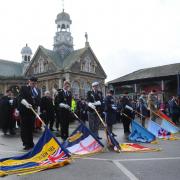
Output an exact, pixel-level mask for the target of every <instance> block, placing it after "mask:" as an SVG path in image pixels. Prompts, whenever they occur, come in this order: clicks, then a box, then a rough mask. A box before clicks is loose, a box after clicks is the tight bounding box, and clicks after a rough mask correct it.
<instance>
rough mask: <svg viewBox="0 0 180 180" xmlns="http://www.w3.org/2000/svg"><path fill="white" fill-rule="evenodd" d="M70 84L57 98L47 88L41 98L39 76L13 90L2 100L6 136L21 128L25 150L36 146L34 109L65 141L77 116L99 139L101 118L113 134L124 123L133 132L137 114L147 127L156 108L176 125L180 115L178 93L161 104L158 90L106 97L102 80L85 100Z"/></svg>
mask: <svg viewBox="0 0 180 180" xmlns="http://www.w3.org/2000/svg"><path fill="white" fill-rule="evenodd" d="M70 88H71V84H70V82H69V81H66V80H65V81H64V84H63V88H62V89H58V90H57V93H56V95H55V96H54V97H52V96H51V94H50V92H49V91H45V92H44V94H43V96H42V97H41V93H40V90H39V89H38V87H37V78H36V77H31V78H29V80H28V83H27V85H25V86H22V87H21V89H20V90H19V92H18V95H17V96H16V97H15V96H14V95H13V93H12V91H11V90H10V89H8V90H7V91H6V94H5V95H4V96H3V97H2V98H1V99H0V128H1V129H2V132H3V133H4V135H7V134H8V133H9V134H10V135H15V134H16V129H17V127H19V129H20V137H21V140H22V144H23V146H24V149H25V150H29V149H31V148H33V147H34V141H33V132H34V131H36V130H37V129H41V126H42V125H41V122H40V121H39V120H38V119H37V117H36V114H35V113H34V112H33V110H35V111H36V112H37V114H38V115H40V117H41V118H42V119H43V121H44V123H45V124H46V125H47V126H48V127H49V129H50V130H51V131H56V132H59V135H60V136H61V138H62V140H66V139H67V138H68V137H69V124H70V122H73V121H74V120H75V119H76V117H75V114H77V116H78V117H79V119H80V120H81V121H82V122H83V123H87V124H88V126H89V128H90V130H91V131H92V132H93V133H94V135H95V136H96V137H97V138H98V139H102V138H101V137H100V136H99V133H98V131H99V126H100V120H101V119H100V118H99V116H100V117H101V118H102V119H103V121H105V124H106V125H105V126H106V128H107V129H108V130H109V132H110V133H111V134H112V135H113V136H116V134H114V133H113V125H114V124H116V123H117V122H122V124H123V128H124V134H125V135H129V134H130V123H131V120H132V119H134V118H135V116H136V115H138V116H139V118H140V122H141V125H142V126H143V127H145V124H146V123H145V122H146V119H151V120H153V121H156V119H157V118H158V116H157V111H158V110H159V109H161V110H162V111H163V112H164V113H166V114H167V115H168V116H170V117H171V118H172V121H173V122H174V123H175V124H177V123H178V122H179V117H180V103H179V100H178V97H177V96H173V97H172V98H171V99H170V100H169V101H168V102H167V104H166V106H163V108H162V106H161V104H160V103H159V102H158V99H157V94H156V91H155V90H152V91H151V92H150V93H149V94H146V93H145V92H142V93H141V95H140V96H139V97H138V98H136V99H133V98H130V97H129V95H128V93H124V95H123V96H122V97H115V96H114V91H113V90H109V91H108V92H107V94H106V95H105V97H103V93H102V92H101V91H100V90H99V83H98V82H94V83H92V89H91V90H90V91H88V92H87V96H86V99H84V98H79V99H74V98H73V94H72V93H71V91H70Z"/></svg>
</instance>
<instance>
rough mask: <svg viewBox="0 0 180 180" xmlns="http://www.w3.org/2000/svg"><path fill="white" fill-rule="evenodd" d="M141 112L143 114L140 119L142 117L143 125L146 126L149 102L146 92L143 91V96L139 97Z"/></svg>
mask: <svg viewBox="0 0 180 180" xmlns="http://www.w3.org/2000/svg"><path fill="white" fill-rule="evenodd" d="M139 112H140V114H141V116H140V119H141V125H142V126H143V127H145V120H146V117H148V114H149V110H148V107H147V102H146V95H145V92H142V94H141V96H140V97H139Z"/></svg>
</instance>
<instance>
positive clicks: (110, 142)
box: [106, 129, 121, 152]
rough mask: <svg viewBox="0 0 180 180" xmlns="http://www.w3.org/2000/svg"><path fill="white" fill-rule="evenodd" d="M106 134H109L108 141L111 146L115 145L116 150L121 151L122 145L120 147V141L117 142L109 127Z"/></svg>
mask: <svg viewBox="0 0 180 180" xmlns="http://www.w3.org/2000/svg"><path fill="white" fill-rule="evenodd" d="M106 136H107V141H108V145H109V147H113V150H114V151H116V152H120V151H121V147H120V145H119V143H118V142H117V140H116V139H115V137H114V136H113V135H112V134H111V133H110V132H109V131H108V129H106Z"/></svg>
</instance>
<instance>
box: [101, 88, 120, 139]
mask: <svg viewBox="0 0 180 180" xmlns="http://www.w3.org/2000/svg"><path fill="white" fill-rule="evenodd" d="M113 94H114V91H113V90H109V91H108V94H107V96H106V97H105V100H104V102H105V108H104V111H105V113H106V116H105V120H106V124H107V128H108V130H109V132H110V133H111V134H112V135H113V136H116V135H115V134H114V133H113V132H112V126H113V124H115V123H116V111H117V106H116V104H115V100H114V97H113Z"/></svg>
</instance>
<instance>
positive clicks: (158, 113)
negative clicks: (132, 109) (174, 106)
mask: <svg viewBox="0 0 180 180" xmlns="http://www.w3.org/2000/svg"><path fill="white" fill-rule="evenodd" d="M157 115H158V116H159V117H160V118H161V119H165V120H166V121H169V122H170V123H171V124H173V125H175V123H174V122H173V121H172V120H171V118H170V117H168V116H167V115H166V114H164V113H163V112H162V111H160V110H158V111H157Z"/></svg>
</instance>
